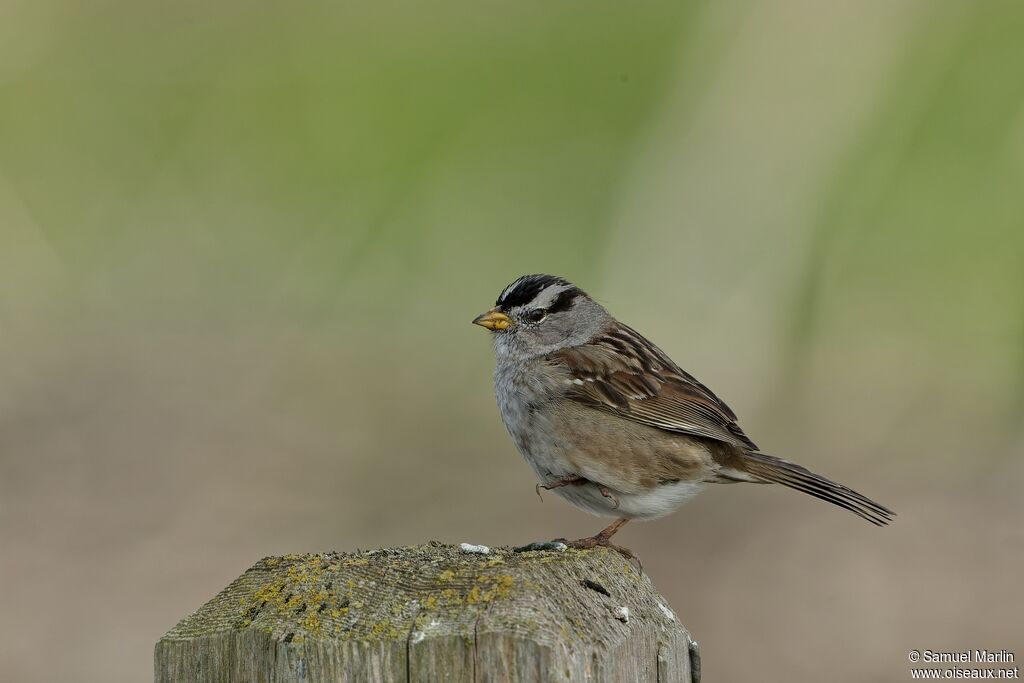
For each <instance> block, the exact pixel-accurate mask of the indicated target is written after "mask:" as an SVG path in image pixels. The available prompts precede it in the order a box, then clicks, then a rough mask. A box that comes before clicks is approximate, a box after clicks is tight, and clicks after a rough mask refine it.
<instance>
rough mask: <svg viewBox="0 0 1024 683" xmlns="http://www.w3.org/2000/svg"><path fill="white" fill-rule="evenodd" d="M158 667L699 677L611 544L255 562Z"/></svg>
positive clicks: (674, 627) (304, 676)
mask: <svg viewBox="0 0 1024 683" xmlns="http://www.w3.org/2000/svg"><path fill="white" fill-rule="evenodd" d="M485 550H487V551H488V552H486V554H484V551H485ZM474 551H476V552H474ZM155 670H156V681H157V683H178V682H179V681H189V682H194V683H205V682H210V683H213V682H215V681H216V682H218V683H233V682H235V681H238V682H243V681H244V682H245V683H249V682H254V681H261V682H266V683H298V682H300V681H302V682H319V681H331V682H334V681H352V682H353V683H356V682H359V683H363V682H364V681H372V682H384V681H410V682H411V681H423V682H424V683H436V682H437V681H474V682H475V681H607V682H613V683H618V682H620V681H630V682H632V681H657V682H658V683H668V682H670V681H671V682H673V683H696V682H697V681H699V679H700V659H699V655H698V650H697V643H696V642H694V640H693V639H692V638H691V637H690V634H689V633H688V632H687V630H686V629H685V628H684V627H683V625H682V624H680V623H679V621H678V620H677V619H676V617H675V615H674V614H673V612H672V610H671V609H670V608H669V607H668V605H667V604H666V603H665V601H664V599H663V598H662V597H661V596H660V595H658V593H657V592H656V591H655V590H654V588H653V587H652V585H651V582H650V580H649V579H648V578H647V576H646V575H644V574H643V573H641V572H640V571H639V570H638V569H637V568H636V567H635V566H634V565H633V564H631V563H629V562H627V561H626V560H624V559H623V558H622V557H621V556H620V555H619V554H617V553H615V552H613V551H610V550H607V549H604V548H599V549H595V550H586V551H581V550H573V549H568V550H566V549H561V550H544V551H530V552H514V551H512V550H508V549H489V550H488V549H486V548H482V547H479V548H474V547H469V546H466V547H463V548H460V547H458V546H447V545H441V544H437V543H430V544H427V545H422V546H414V547H408V548H393V549H383V550H374V551H368V552H360V553H354V554H342V553H321V554H314V555H286V556H284V557H268V558H266V559H263V560H260V561H259V562H257V563H256V565H255V566H253V567H252V568H251V569H249V570H248V571H246V572H245V573H244V574H242V576H240V577H239V578H238V579H236V580H235V581H234V582H233V583H232V584H231V585H230V586H228V587H227V588H225V589H224V590H223V591H221V592H220V594H219V595H217V596H216V597H215V598H213V599H212V600H210V601H209V602H208V603H206V604H205V605H203V606H202V607H201V608H200V609H199V611H198V612H195V613H194V614H191V615H189V616H187V617H185V618H184V619H182V620H181V622H180V623H179V624H178V625H177V626H175V627H174V628H172V629H171V630H170V631H169V632H168V633H167V634H166V635H165V636H164V637H163V638H161V639H160V641H159V642H158V643H157V644H156V652H155Z"/></svg>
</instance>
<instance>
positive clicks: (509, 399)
mask: <svg viewBox="0 0 1024 683" xmlns="http://www.w3.org/2000/svg"><path fill="white" fill-rule="evenodd" d="M567 377H568V376H567V375H566V374H565V372H564V371H560V370H559V369H556V368H554V367H553V366H551V365H549V364H548V363H546V362H544V361H542V360H540V359H535V360H528V361H525V362H523V361H514V360H511V359H508V358H505V359H502V358H499V360H498V364H497V365H496V366H495V370H494V392H495V395H496V397H497V400H498V410H499V411H500V412H501V419H502V421H503V422H504V423H505V428H506V429H507V430H508V433H509V435H510V436H511V437H512V441H513V442H514V443H515V445H516V448H517V449H518V450H519V452H520V454H522V456H523V457H524V458H525V459H526V461H527V462H528V463H529V464H530V466H531V467H533V469H534V471H535V472H536V473H537V475H538V476H539V477H540V478H541V479H542V480H544V481H548V480H550V479H552V478H559V477H562V476H565V475H566V474H568V473H569V472H568V470H567V468H566V463H565V458H564V456H562V444H561V443H560V441H559V439H558V438H557V435H556V434H555V433H554V432H553V430H552V429H551V422H550V420H549V418H548V410H547V409H548V407H549V406H550V404H551V401H553V400H554V399H556V398H558V397H559V396H561V395H562V394H563V393H564V392H565V387H566V386H567V385H566V384H565V382H566V379H567Z"/></svg>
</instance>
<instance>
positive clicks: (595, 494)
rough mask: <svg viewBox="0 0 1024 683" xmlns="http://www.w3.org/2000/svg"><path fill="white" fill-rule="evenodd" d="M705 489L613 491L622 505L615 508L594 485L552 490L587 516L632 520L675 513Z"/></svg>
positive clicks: (686, 484) (695, 484)
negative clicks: (591, 514) (639, 491)
mask: <svg viewBox="0 0 1024 683" xmlns="http://www.w3.org/2000/svg"><path fill="white" fill-rule="evenodd" d="M702 488H704V483H703V482H699V481H680V482H675V483H673V484H661V485H659V486H658V487H657V488H654V489H651V490H650V491H645V492H643V493H619V492H618V491H611V493H612V495H614V496H615V498H617V499H618V501H619V506H618V507H615V501H614V500H613V499H612V498H609V497H607V496H604V495H603V494H602V493H601V491H600V489H598V488H597V486H596V485H594V484H584V485H582V486H574V485H571V486H563V487H561V488H558V489H552V491H551V493H557V494H558V495H560V496H562V497H563V498H565V499H566V500H567V501H569V502H570V503H572V504H573V505H576V506H577V507H580V508H583V509H584V510H586V511H587V512H591V513H593V514H595V515H602V516H604V517H628V518H630V519H654V518H655V517H662V516H664V515H667V514H668V513H670V512H672V511H673V510H675V509H676V508H677V507H679V506H680V505H682V504H683V503H685V502H686V501H687V500H689V499H690V498H692V497H693V496H695V495H696V494H697V493H699V492H700V490H701V489H702Z"/></svg>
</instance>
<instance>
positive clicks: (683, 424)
mask: <svg viewBox="0 0 1024 683" xmlns="http://www.w3.org/2000/svg"><path fill="white" fill-rule="evenodd" d="M552 360H554V361H556V362H559V363H562V364H564V365H565V367H566V368H567V369H568V370H569V372H570V373H571V375H572V377H573V379H574V380H578V381H576V382H574V384H573V386H572V389H571V390H570V392H569V398H571V399H573V400H575V401H578V402H580V403H583V404H585V405H588V406H590V407H592V408H596V409H598V410H604V411H607V412H610V413H613V414H615V415H619V416H621V417H625V418H627V419H630V420H634V421H636V422H639V423H642V424H646V425H650V426H652V427H658V428H659V429H664V430H666V431H670V432H679V433H682V434H692V435H694V436H701V437H705V438H708V439H714V440H716V441H722V442H725V443H728V444H732V445H734V446H739V447H743V448H750V449H753V450H756V449H757V446H756V445H755V444H754V442H753V441H751V440H750V439H749V438H748V437H747V435H746V434H744V433H743V430H742V429H740V427H739V425H738V424H736V415H735V413H733V412H732V410H730V408H729V406H727V405H726V404H725V403H724V402H723V401H722V400H721V399H719V398H718V397H717V396H715V395H714V394H713V393H712V392H711V390H710V389H708V388H707V387H705V386H704V385H703V384H701V383H700V382H698V381H697V380H696V379H695V378H694V377H693V376H692V375H690V374H688V373H686V372H685V371H683V370H682V369H681V368H680V367H679V366H678V365H676V364H675V363H674V362H672V360H671V359H670V358H669V357H668V356H666V355H665V354H664V352H662V351H661V350H660V349H659V348H658V347H656V346H655V345H654V344H652V343H651V342H650V341H648V340H647V339H645V338H644V337H643V336H641V335H640V334H639V333H638V332H636V331H635V330H633V329H631V328H629V327H626V326H625V325H622V326H620V327H616V328H613V329H611V330H609V331H607V332H605V333H604V334H603V335H601V336H599V337H598V338H596V339H594V340H593V341H592V342H591V343H589V344H587V345H585V346H577V347H573V348H571V349H565V350H563V351H559V352H556V353H554V354H552Z"/></svg>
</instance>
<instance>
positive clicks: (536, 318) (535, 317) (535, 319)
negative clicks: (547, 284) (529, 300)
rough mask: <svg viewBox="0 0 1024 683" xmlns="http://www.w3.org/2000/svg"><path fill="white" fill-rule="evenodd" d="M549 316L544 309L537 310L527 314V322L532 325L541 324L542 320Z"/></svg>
mask: <svg viewBox="0 0 1024 683" xmlns="http://www.w3.org/2000/svg"><path fill="white" fill-rule="evenodd" d="M547 315H548V312H547V311H545V310H544V309H543V308H535V309H533V310H532V311H527V312H526V320H527V322H531V323H539V322H540V321H541V320H543V319H544V318H546V317H547Z"/></svg>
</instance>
